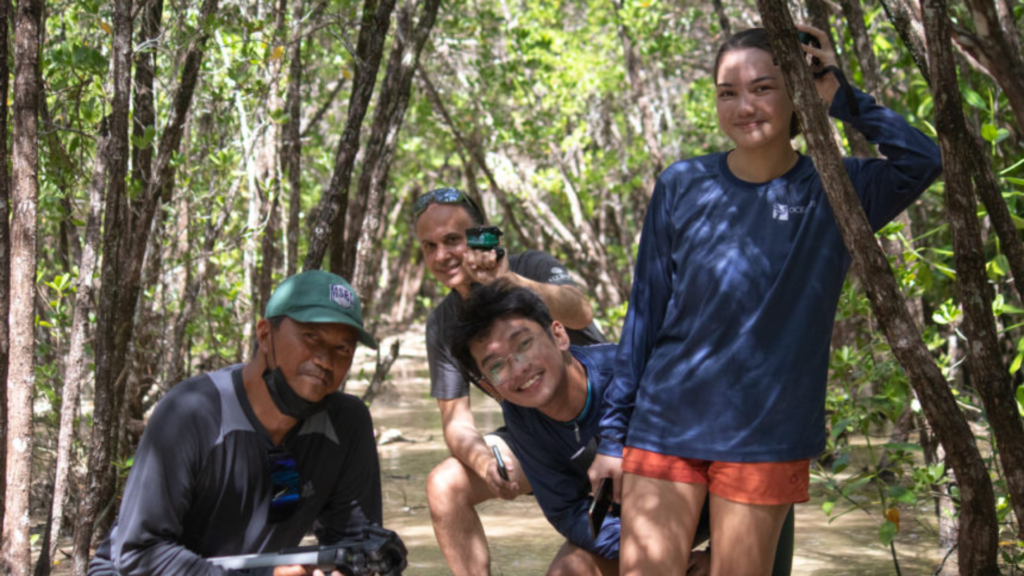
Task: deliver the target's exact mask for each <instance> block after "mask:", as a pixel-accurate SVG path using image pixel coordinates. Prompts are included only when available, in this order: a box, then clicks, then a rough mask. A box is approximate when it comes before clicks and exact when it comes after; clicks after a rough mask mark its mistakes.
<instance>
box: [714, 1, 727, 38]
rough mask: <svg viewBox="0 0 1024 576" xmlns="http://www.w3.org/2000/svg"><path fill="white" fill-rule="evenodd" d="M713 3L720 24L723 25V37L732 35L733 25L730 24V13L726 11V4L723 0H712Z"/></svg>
mask: <svg viewBox="0 0 1024 576" xmlns="http://www.w3.org/2000/svg"><path fill="white" fill-rule="evenodd" d="M711 4H712V5H713V6H714V7H715V14H716V15H717V16H718V25H719V26H721V27H722V37H723V38H729V37H730V36H732V26H731V25H730V24H729V15H728V14H726V13H725V6H723V5H722V0H711Z"/></svg>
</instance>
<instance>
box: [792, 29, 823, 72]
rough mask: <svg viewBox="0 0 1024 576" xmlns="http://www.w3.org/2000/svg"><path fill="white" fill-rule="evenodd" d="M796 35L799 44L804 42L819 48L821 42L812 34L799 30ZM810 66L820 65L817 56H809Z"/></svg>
mask: <svg viewBox="0 0 1024 576" xmlns="http://www.w3.org/2000/svg"><path fill="white" fill-rule="evenodd" d="M797 36H798V37H799V38H800V43H801V44H806V45H808V46H811V47H814V48H821V42H818V39H817V38H815V37H814V34H811V33H810V32H799V33H798V34H797ZM811 66H814V67H818V66H821V60H819V59H818V57H817V56H811Z"/></svg>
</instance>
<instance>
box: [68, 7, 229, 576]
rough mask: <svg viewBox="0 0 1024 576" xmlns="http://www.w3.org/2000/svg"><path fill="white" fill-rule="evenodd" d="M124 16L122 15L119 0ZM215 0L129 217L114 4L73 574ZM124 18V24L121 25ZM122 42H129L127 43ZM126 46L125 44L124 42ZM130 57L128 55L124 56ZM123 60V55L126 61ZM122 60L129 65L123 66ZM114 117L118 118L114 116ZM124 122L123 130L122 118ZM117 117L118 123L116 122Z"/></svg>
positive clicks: (102, 473) (88, 536)
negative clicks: (90, 376) (89, 434)
mask: <svg viewBox="0 0 1024 576" xmlns="http://www.w3.org/2000/svg"><path fill="white" fill-rule="evenodd" d="M122 3H124V4H127V5H128V6H127V7H126V8H125V9H124V15H123V16H122V17H123V18H124V21H123V22H122V21H121V20H119V19H118V17H117V14H119V13H120V10H121V4H122ZM217 3H218V2H217V0H204V2H203V5H202V7H201V8H200V13H199V18H198V22H200V26H202V27H204V28H202V29H201V30H200V31H198V33H197V34H196V37H195V38H194V39H193V41H192V44H191V45H190V46H189V48H188V52H187V54H186V56H185V63H184V65H183V66H182V69H181V82H180V84H179V86H178V89H177V91H176V93H175V95H174V98H173V100H172V105H171V117H170V118H169V120H168V122H167V125H166V127H165V128H164V133H163V135H162V136H161V137H160V145H159V148H158V153H157V157H156V162H155V164H154V166H153V172H152V174H151V176H150V182H149V186H147V187H146V189H145V190H144V191H143V192H142V194H141V197H140V199H139V200H138V202H137V203H136V205H133V207H132V211H131V213H132V220H129V219H128V209H127V198H126V197H125V191H124V180H125V175H126V172H127V155H126V154H127V145H128V144H127V136H128V133H127V121H128V88H129V84H130V79H131V75H130V70H129V69H128V65H127V63H128V62H129V61H130V57H131V43H130V41H131V22H130V20H128V16H127V14H128V13H129V12H130V0H118V4H117V5H116V6H117V7H118V9H117V12H115V20H114V22H115V26H114V29H115V31H114V35H115V50H114V51H113V52H114V53H115V56H116V57H115V58H114V59H113V60H112V61H111V68H112V79H113V83H114V87H115V90H114V105H112V107H111V108H112V112H111V116H112V122H111V135H110V138H111V141H110V150H111V154H110V156H111V158H110V161H111V170H110V176H109V177H108V179H107V180H108V184H109V190H108V192H107V209H106V211H105V213H106V219H107V221H105V222H104V241H103V270H102V272H101V276H100V282H101V285H102V287H103V289H102V290H101V292H100V294H101V297H100V308H99V311H98V314H97V316H98V318H99V322H98V329H97V333H98V337H97V345H96V383H95V387H96V394H95V407H94V414H93V422H94V424H93V439H92V450H91V452H90V454H89V473H88V478H87V480H86V486H87V488H86V491H85V493H84V495H83V498H82V499H81V502H80V506H79V512H78V523H77V525H76V527H75V552H74V574H75V576H81V575H84V574H85V571H86V568H87V563H88V555H89V547H90V544H91V541H92V534H93V527H94V523H95V522H96V518H97V515H98V514H99V512H100V510H101V508H102V507H103V506H104V504H106V502H107V501H108V500H109V499H110V496H111V494H112V488H113V477H112V474H111V468H112V467H111V466H110V460H111V457H112V456H113V454H114V447H113V446H111V443H112V442H111V438H112V434H113V430H116V425H117V424H116V422H117V417H118V399H119V398H121V397H123V395H124V394H123V391H122V389H121V388H120V386H121V385H122V383H123V382H124V381H125V380H126V379H125V378H123V377H122V376H123V375H122V373H123V372H124V371H125V370H126V369H127V365H128V343H129V340H130V338H131V333H132V329H133V323H134V317H135V308H136V303H137V301H138V295H139V290H140V286H139V281H140V277H141V271H142V262H143V259H144V257H145V251H146V247H147V244H148V241H149V233H150V230H151V228H152V223H153V216H154V214H155V212H156V207H157V205H158V204H159V202H160V199H161V198H160V193H161V191H163V190H164V188H165V187H166V186H169V185H170V183H171V181H172V179H173V176H174V167H173V166H172V164H171V156H172V155H173V154H174V153H175V152H177V150H178V148H179V146H180V144H181V139H182V134H183V131H184V125H185V119H186V118H187V116H188V110H189V107H190V106H191V103H192V95H193V93H194V92H195V88H196V84H197V83H198V79H199V69H200V67H201V65H202V61H203V55H204V46H205V43H206V40H207V38H208V37H209V35H210V30H209V29H206V28H205V26H207V24H208V23H209V22H212V21H213V18H212V17H213V15H214V14H215V13H216V11H217ZM119 25H120V26H123V28H124V29H123V30H122V29H119V28H118V26H119ZM122 42H123V44H122ZM121 46H123V48H121V50H118V48H119V47H121ZM125 58H127V59H128V60H124V59H125ZM122 60H124V62H123V63H121V61H122ZM117 66H123V68H117ZM115 120H116V123H115V122H114V121H115ZM122 121H123V122H124V131H123V132H121V131H120V130H121V129H120V125H121V123H122ZM115 125H116V126H117V127H118V128H117V130H115ZM122 234H131V240H132V241H131V243H127V242H122V238H121V235H122Z"/></svg>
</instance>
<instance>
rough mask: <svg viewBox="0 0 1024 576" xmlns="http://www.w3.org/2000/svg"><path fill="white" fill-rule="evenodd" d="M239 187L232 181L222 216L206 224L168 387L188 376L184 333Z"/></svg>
mask: <svg viewBox="0 0 1024 576" xmlns="http://www.w3.org/2000/svg"><path fill="white" fill-rule="evenodd" d="M239 187H240V186H239V184H238V183H237V181H236V182H235V183H234V184H232V186H231V188H230V189H229V190H228V193H227V195H226V197H225V199H224V208H223V210H221V213H220V215H218V216H217V219H216V220H215V221H212V222H210V223H208V224H207V226H206V230H205V232H204V233H203V247H202V251H201V252H200V253H199V256H198V257H197V258H196V259H195V261H196V262H197V268H196V271H195V273H194V274H189V275H188V277H187V278H186V280H185V290H184V291H183V292H182V298H181V312H180V313H178V318H177V319H176V320H175V321H174V329H173V330H172V342H171V362H170V366H169V369H168V377H167V379H166V383H167V389H170V387H171V386H173V385H174V384H177V383H178V382H181V381H182V380H184V379H185V369H184V365H183V364H184V363H183V362H182V358H183V357H184V352H185V332H186V329H187V328H188V323H189V321H190V320H191V319H192V315H193V313H194V312H195V307H196V301H197V300H198V299H199V292H200V291H201V290H202V288H203V285H204V284H205V283H206V281H207V279H208V277H209V275H210V271H211V267H210V265H209V264H210V257H211V255H212V254H213V249H214V247H215V246H216V245H217V241H218V240H219V239H220V236H221V233H222V232H223V230H224V227H225V225H226V224H227V221H228V218H229V217H230V216H231V214H232V213H233V210H232V209H233V207H234V205H235V196H237V195H238V189H239Z"/></svg>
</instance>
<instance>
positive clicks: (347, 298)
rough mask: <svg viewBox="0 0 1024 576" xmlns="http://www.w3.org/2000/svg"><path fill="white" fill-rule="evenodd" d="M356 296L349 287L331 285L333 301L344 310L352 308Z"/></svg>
mask: <svg viewBox="0 0 1024 576" xmlns="http://www.w3.org/2000/svg"><path fill="white" fill-rule="evenodd" d="M355 298H356V295H355V294H353V293H352V291H351V290H349V289H348V288H347V287H345V286H342V285H341V284H332V285H331V300H333V301H334V303H335V304H337V305H338V306H341V307H342V308H351V307H352V302H353V301H355Z"/></svg>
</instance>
